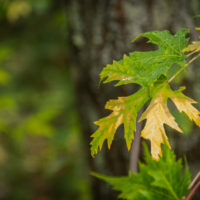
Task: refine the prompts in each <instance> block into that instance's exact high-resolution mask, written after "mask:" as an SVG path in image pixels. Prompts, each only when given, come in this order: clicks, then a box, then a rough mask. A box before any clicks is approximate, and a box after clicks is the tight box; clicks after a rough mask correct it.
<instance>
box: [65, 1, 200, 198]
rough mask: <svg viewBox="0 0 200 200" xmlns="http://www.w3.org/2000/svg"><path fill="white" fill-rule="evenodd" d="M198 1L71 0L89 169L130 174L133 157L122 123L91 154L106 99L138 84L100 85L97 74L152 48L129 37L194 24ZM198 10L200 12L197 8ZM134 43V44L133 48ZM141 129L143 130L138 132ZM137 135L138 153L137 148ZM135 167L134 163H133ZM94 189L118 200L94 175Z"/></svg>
mask: <svg viewBox="0 0 200 200" xmlns="http://www.w3.org/2000/svg"><path fill="white" fill-rule="evenodd" d="M194 3H196V5H198V7H200V3H199V2H198V1H197V0H193V1H187V0H164V1H160V0H141V1H137V0H73V1H67V3H66V4H67V8H68V10H67V11H66V12H67V15H68V19H69V29H68V31H69V33H68V34H69V38H70V49H71V59H72V60H73V66H72V68H71V70H72V75H73V76H74V80H75V85H76V94H77V107H78V111H79V114H80V122H81V127H82V133H83V141H84V150H83V151H85V157H86V158H87V161H88V166H89V169H90V170H91V171H95V172H99V173H103V174H107V175H127V174H128V170H129V166H130V165H129V156H130V153H128V151H127V149H126V147H125V141H124V139H123V128H119V130H118V131H117V134H116V136H115V139H114V142H113V144H112V147H111V150H110V151H108V150H107V147H106V146H105V145H104V146H103V150H102V151H101V152H100V153H99V154H98V155H97V156H96V158H95V159H93V158H91V156H90V146H89V143H90V141H91V139H90V135H91V134H92V133H93V132H94V131H95V130H96V128H97V127H95V126H94V125H93V121H96V120H98V119H99V118H101V117H104V116H106V114H108V112H107V111H106V110H105V109H104V104H105V103H106V101H107V100H108V99H111V98H117V97H118V96H126V95H129V94H130V93H133V92H135V91H136V90H137V89H138V86H133V85H130V86H122V87H118V88H114V87H113V84H107V85H106V86H100V87H99V73H100V72H101V70H102V69H103V67H104V66H105V65H106V64H108V63H112V60H113V59H115V60H119V59H120V58H122V55H123V54H124V53H127V52H130V51H133V49H139V50H145V49H149V46H146V44H145V43H144V40H139V41H136V43H135V44H134V45H132V44H131V40H132V39H133V38H134V37H136V36H137V35H138V34H139V33H142V32H146V31H150V30H153V29H157V30H159V29H169V30H170V31H172V32H176V31H177V30H178V29H179V28H181V27H182V28H193V27H194V20H193V18H192V15H194V13H195V11H194V8H193V7H192V6H193V5H194ZM197 14H198V13H197ZM133 47H134V48H133ZM138 134H139V133H138ZM139 142H140V140H138V141H137V142H136V144H135V147H134V148H136V150H135V152H139V146H140V145H139ZM132 156H135V158H134V161H133V162H132V164H131V165H132V166H136V164H137V163H135V162H137V160H138V158H137V157H138V156H139V153H135V154H134V155H133V154H132ZM134 168H135V167H134ZM91 191H92V198H93V199H94V200H102V199H104V200H108V199H109V200H112V199H113V200H114V199H116V193H113V191H112V190H111V188H108V187H107V184H105V183H102V182H101V181H99V180H97V179H94V178H92V177H91Z"/></svg>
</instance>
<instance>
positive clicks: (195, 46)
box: [183, 41, 200, 54]
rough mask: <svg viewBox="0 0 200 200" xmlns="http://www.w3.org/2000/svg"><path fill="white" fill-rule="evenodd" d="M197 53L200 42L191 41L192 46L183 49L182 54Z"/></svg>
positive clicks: (199, 48) (199, 49)
mask: <svg viewBox="0 0 200 200" xmlns="http://www.w3.org/2000/svg"><path fill="white" fill-rule="evenodd" d="M199 51H200V41H193V42H192V44H189V45H188V46H187V47H186V48H185V49H183V52H192V54H193V53H196V52H199Z"/></svg>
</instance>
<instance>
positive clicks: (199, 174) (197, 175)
mask: <svg viewBox="0 0 200 200" xmlns="http://www.w3.org/2000/svg"><path fill="white" fill-rule="evenodd" d="M199 177H200V171H199V172H198V173H197V174H196V176H195V177H194V178H193V180H192V182H191V183H190V185H189V186H188V189H191V188H192V187H193V185H194V184H195V182H196V181H197V179H198V178H199Z"/></svg>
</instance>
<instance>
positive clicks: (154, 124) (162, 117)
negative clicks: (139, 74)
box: [140, 82, 200, 159]
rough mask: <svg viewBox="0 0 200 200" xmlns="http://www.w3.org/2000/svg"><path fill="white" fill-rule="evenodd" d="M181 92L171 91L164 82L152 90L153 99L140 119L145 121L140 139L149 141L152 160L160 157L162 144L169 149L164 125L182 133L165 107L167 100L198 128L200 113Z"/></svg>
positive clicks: (192, 101)
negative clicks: (165, 144) (166, 145)
mask: <svg viewBox="0 0 200 200" xmlns="http://www.w3.org/2000/svg"><path fill="white" fill-rule="evenodd" d="M182 90H183V88H180V89H179V90H176V91H173V90H171V88H170V86H169V85H168V84H167V83H166V82H164V83H163V84H160V85H159V87H158V89H156V88H154V91H153V93H154V94H153V96H154V97H153V99H152V101H151V103H150V105H149V106H148V108H147V109H146V111H145V112H144V113H143V115H142V117H141V119H140V121H141V120H144V119H147V121H146V124H145V127H144V129H143V130H142V132H141V137H143V138H145V139H148V140H150V142H151V154H152V157H153V158H154V159H159V156H161V144H162V143H164V142H166V143H167V144H168V146H169V147H170V145H169V142H168V138H167V136H166V133H165V129H164V127H163V125H164V124H166V125H168V126H170V127H171V128H173V129H175V130H177V131H179V132H182V130H181V129H180V128H179V127H178V125H177V123H176V122H175V120H174V117H173V116H172V115H171V113H170V111H169V109H168V107H167V99H168V98H170V99H171V100H172V101H173V103H174V104H175V105H176V107H177V109H178V110H179V111H180V112H185V114H186V115H187V116H188V117H189V118H190V119H191V120H193V121H194V122H195V123H196V124H197V125H198V126H200V112H199V111H198V110H197V109H196V108H195V107H194V106H192V104H193V103H197V102H196V101H194V100H193V99H191V98H189V97H187V96H185V95H184V94H183V93H182Z"/></svg>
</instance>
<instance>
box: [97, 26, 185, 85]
mask: <svg viewBox="0 0 200 200" xmlns="http://www.w3.org/2000/svg"><path fill="white" fill-rule="evenodd" d="M186 33H188V30H186V29H182V30H180V31H178V32H177V33H176V34H175V35H172V34H170V33H169V31H152V32H147V33H143V34H140V35H139V36H138V37H137V38H139V37H141V36H143V37H146V38H148V39H149V41H148V42H149V43H153V44H156V45H158V50H155V51H148V52H132V53H130V54H129V56H127V55H124V57H123V59H122V60H120V61H118V62H117V61H113V64H109V65H107V66H106V67H105V68H104V69H103V70H102V72H101V74H100V78H101V80H103V79H105V78H107V79H106V80H105V81H104V83H108V82H111V81H114V80H117V81H118V83H117V84H116V86H119V85H124V84H129V83H137V84H140V85H142V86H149V85H150V84H151V83H153V82H154V81H156V80H157V79H158V78H159V77H160V76H161V75H162V74H164V75H166V73H167V72H168V70H169V69H170V68H171V67H172V65H173V64H178V65H179V66H180V67H184V66H185V55H184V54H183V52H182V50H183V49H184V48H185V47H186V45H187V42H188V39H187V38H185V35H186ZM137 38H136V39H137ZM134 41H135V40H134Z"/></svg>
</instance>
